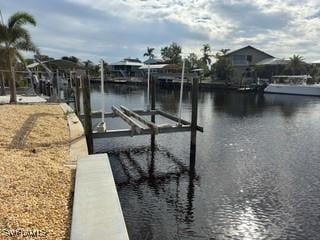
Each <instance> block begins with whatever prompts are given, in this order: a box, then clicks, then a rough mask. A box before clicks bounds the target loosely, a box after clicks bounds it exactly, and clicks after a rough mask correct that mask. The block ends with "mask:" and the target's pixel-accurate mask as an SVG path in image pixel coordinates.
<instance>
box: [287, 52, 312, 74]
mask: <svg viewBox="0 0 320 240" xmlns="http://www.w3.org/2000/svg"><path fill="white" fill-rule="evenodd" d="M288 70H289V72H290V74H293V75H300V74H306V71H307V67H306V63H305V62H304V58H303V57H302V56H300V55H293V56H292V57H290V58H289V64H288Z"/></svg>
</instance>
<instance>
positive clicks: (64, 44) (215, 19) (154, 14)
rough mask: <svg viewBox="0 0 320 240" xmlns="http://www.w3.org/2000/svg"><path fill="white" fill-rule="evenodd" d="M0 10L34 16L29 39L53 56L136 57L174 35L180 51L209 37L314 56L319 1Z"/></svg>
mask: <svg viewBox="0 0 320 240" xmlns="http://www.w3.org/2000/svg"><path fill="white" fill-rule="evenodd" d="M0 9H1V11H2V13H3V15H4V18H7V17H8V16H9V15H10V14H12V13H14V12H16V11H27V12H29V13H31V14H32V15H34V16H35V18H36V20H37V22H38V25H37V27H36V28H33V27H29V29H30V31H31V33H32V37H33V40H34V42H35V43H36V44H37V45H38V46H39V48H40V50H41V52H42V53H43V54H46V55H50V56H53V57H56V58H59V57H61V56H65V55H68V56H70V55H74V56H77V57H79V58H81V59H82V60H86V59H90V60H92V61H94V62H97V61H98V60H99V59H101V58H103V59H105V60H107V61H108V62H114V61H117V60H119V59H121V58H124V57H134V58H136V57H137V58H140V59H143V57H142V56H143V53H144V52H145V50H146V48H147V46H150V47H154V48H155V49H156V54H157V55H160V49H161V47H163V46H166V45H168V44H170V43H171V42H172V41H175V42H177V43H178V44H180V45H181V46H182V47H183V52H184V54H186V55H187V54H188V53H190V52H195V53H197V54H199V53H200V49H201V46H202V44H204V43H209V44H210V45H211V47H212V49H213V51H217V50H219V49H221V48H229V49H231V50H234V49H237V48H240V47H243V46H246V45H252V46H254V47H257V48H259V49H261V50H263V51H266V52H268V53H269V54H271V55H274V56H276V57H283V58H288V57H290V56H292V55H293V54H300V55H302V56H304V57H305V59H306V60H307V61H313V60H319V59H320V41H319V39H320V0H304V1H301V0H54V1H53V0H52V1H51V0H48V1H45V0H0Z"/></svg>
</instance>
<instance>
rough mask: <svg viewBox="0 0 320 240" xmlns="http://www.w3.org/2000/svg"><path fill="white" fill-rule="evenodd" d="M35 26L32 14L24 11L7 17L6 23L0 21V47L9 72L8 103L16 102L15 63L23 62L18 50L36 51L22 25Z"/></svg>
mask: <svg viewBox="0 0 320 240" xmlns="http://www.w3.org/2000/svg"><path fill="white" fill-rule="evenodd" d="M26 24H31V25H33V26H36V21H35V19H34V17H33V16H32V15H30V14H29V13H26V12H16V13H14V14H13V15H12V16H10V17H9V19H8V21H7V23H4V22H3V21H2V22H1V23H0V49H1V51H4V52H5V55H6V56H5V59H6V60H7V65H8V68H9V71H10V73H11V79H10V82H9V83H10V103H16V102H17V96H16V76H15V65H16V62H17V60H20V61H21V62H24V58H23V57H22V55H21V54H20V52H19V51H20V50H23V51H33V52H37V48H36V46H35V45H34V43H33V42H32V41H31V36H30V34H29V32H28V30H26V29H25V28H23V26H24V25H26Z"/></svg>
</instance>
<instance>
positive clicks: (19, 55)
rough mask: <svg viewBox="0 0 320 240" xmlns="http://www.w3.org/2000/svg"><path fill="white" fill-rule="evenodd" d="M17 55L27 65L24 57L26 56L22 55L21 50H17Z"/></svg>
mask: <svg viewBox="0 0 320 240" xmlns="http://www.w3.org/2000/svg"><path fill="white" fill-rule="evenodd" d="M16 57H17V59H18V60H19V61H20V62H21V63H23V64H24V65H26V60H25V59H24V57H23V56H22V55H21V53H20V52H19V51H16Z"/></svg>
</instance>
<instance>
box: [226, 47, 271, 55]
mask: <svg viewBox="0 0 320 240" xmlns="http://www.w3.org/2000/svg"><path fill="white" fill-rule="evenodd" d="M246 48H251V49H253V50H255V51H258V52H261V53H263V54H265V55H267V56H269V57H270V58H274V56H272V55H270V54H268V53H266V52H264V51H261V50H259V49H257V48H254V47H252V46H250V45H248V46H246V47H243V48H239V49H237V50H234V51H232V52H229V53H227V54H226V56H229V55H232V54H235V53H237V52H239V51H241V50H243V49H246Z"/></svg>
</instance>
